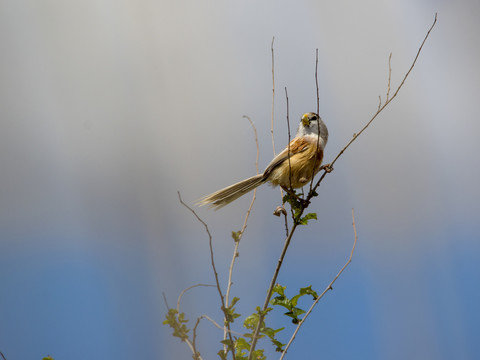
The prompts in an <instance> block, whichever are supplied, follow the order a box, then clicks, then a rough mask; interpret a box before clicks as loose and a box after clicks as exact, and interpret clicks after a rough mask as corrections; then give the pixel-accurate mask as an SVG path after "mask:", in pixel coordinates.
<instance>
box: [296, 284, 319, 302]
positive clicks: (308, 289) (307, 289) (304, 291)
mask: <svg viewBox="0 0 480 360" xmlns="http://www.w3.org/2000/svg"><path fill="white" fill-rule="evenodd" d="M299 294H300V295H301V296H303V295H312V297H313V300H317V298H318V294H317V292H316V291H315V290H312V285H310V286H307V287H304V288H301V289H300V293H299Z"/></svg>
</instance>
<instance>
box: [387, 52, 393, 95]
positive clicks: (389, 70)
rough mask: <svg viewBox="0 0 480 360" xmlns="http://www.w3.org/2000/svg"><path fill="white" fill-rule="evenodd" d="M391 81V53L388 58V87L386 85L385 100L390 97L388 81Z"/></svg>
mask: <svg viewBox="0 0 480 360" xmlns="http://www.w3.org/2000/svg"><path fill="white" fill-rule="evenodd" d="M391 79H392V53H390V56H389V57H388V85H387V100H386V101H388V98H389V96H390V81H391Z"/></svg>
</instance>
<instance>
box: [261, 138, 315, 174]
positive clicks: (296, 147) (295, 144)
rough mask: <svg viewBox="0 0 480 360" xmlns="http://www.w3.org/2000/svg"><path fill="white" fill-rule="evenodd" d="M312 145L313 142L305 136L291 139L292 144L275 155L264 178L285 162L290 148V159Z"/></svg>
mask: <svg viewBox="0 0 480 360" xmlns="http://www.w3.org/2000/svg"><path fill="white" fill-rule="evenodd" d="M310 146H311V143H310V142H309V141H308V140H306V139H305V138H303V137H298V138H294V139H293V140H292V141H290V146H287V147H286V148H285V149H284V150H283V151H282V152H281V153H280V154H278V155H277V156H275V157H274V158H273V160H272V161H270V164H268V166H267V168H266V169H265V171H264V172H263V177H264V179H265V178H267V177H268V175H269V174H270V173H271V172H272V171H273V169H275V168H276V167H277V166H279V165H280V164H281V163H283V162H284V161H285V160H287V159H288V150H290V159H291V158H292V157H293V156H295V154H299V153H301V152H304V151H305V150H307V149H308V148H309V147H310Z"/></svg>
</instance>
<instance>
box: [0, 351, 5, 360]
mask: <svg viewBox="0 0 480 360" xmlns="http://www.w3.org/2000/svg"><path fill="white" fill-rule="evenodd" d="M0 355H2V359H3V360H7V358H6V357H5V355H3V353H2V352H1V351H0Z"/></svg>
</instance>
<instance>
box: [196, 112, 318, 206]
mask: <svg viewBox="0 0 480 360" xmlns="http://www.w3.org/2000/svg"><path fill="white" fill-rule="evenodd" d="M327 141H328V129H327V126H326V125H325V123H324V122H323V121H322V119H321V118H320V116H318V115H317V114H316V113H314V112H307V113H305V114H303V116H302V117H301V120H300V124H299V125H298V128H297V134H296V135H295V137H294V138H293V139H292V140H291V141H290V143H289V144H288V145H287V147H285V149H284V150H283V151H282V152H281V153H279V154H278V155H277V156H275V157H274V158H273V160H272V161H271V162H270V164H268V166H267V167H266V169H265V171H264V172H263V174H258V175H255V176H252V177H250V178H248V179H245V180H242V181H240V182H237V183H235V184H233V185H230V186H228V187H226V188H223V189H221V190H218V191H216V192H214V193H212V194H210V195H207V196H205V197H203V198H201V199H199V200H198V201H197V205H198V206H204V205H209V207H211V208H214V210H218V209H220V208H222V207H224V206H225V205H228V204H230V203H231V202H233V201H235V200H236V199H238V198H239V197H241V196H243V195H245V194H247V193H248V192H250V191H252V190H253V189H255V188H257V187H258V186H260V185H262V184H264V183H270V185H272V186H274V187H275V186H281V187H282V188H283V189H284V190H286V191H287V192H291V190H290V191H289V189H295V188H300V187H303V186H304V185H306V184H308V183H309V182H310V181H311V180H312V178H313V177H314V176H315V175H316V174H317V173H318V172H319V171H320V169H321V164H322V160H323V151H324V149H325V146H326V145H327Z"/></svg>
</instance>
